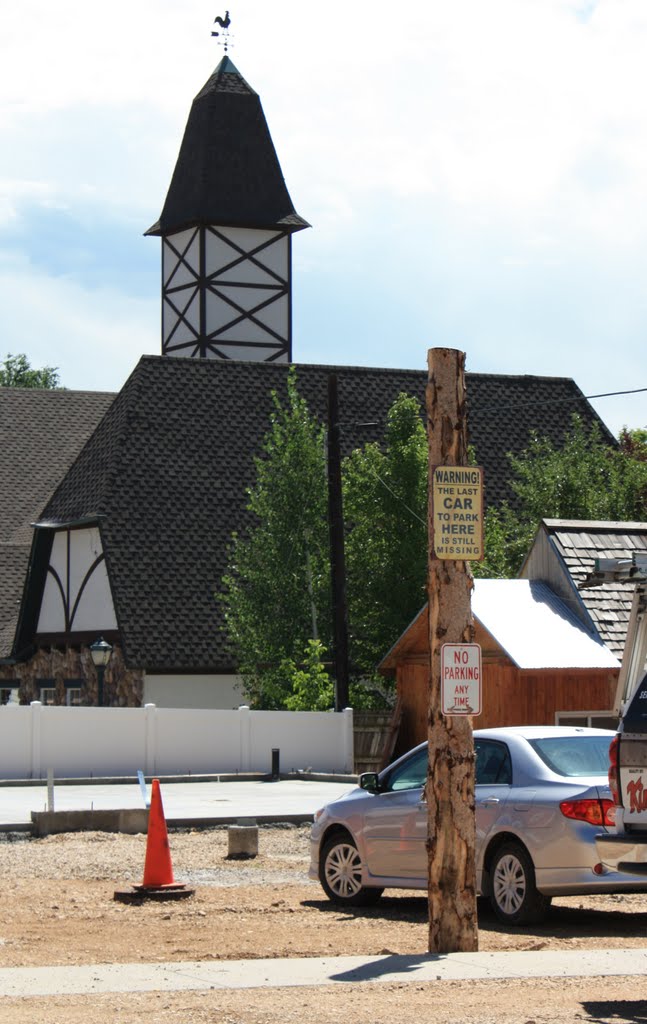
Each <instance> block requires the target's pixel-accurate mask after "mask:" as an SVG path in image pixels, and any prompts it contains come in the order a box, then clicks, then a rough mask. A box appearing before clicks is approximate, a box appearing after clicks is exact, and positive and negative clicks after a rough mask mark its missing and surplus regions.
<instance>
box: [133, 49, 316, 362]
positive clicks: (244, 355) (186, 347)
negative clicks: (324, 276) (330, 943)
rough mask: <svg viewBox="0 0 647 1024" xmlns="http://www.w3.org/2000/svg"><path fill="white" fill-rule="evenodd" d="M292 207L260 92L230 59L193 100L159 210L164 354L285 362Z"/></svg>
mask: <svg viewBox="0 0 647 1024" xmlns="http://www.w3.org/2000/svg"><path fill="white" fill-rule="evenodd" d="M306 227H309V224H308V223H307V221H305V220H303V218H301V217H300V216H299V215H298V214H297V212H296V211H295V209H294V206H293V205H292V200H291V199H290V195H289V193H288V190H287V188H286V185H285V181H284V180H283V174H282V172H281V167H280V164H279V161H278V157H277V155H276V150H275V149H274V144H273V142H272V139H271V136H270V133H269V129H268V127H267V122H266V120H265V115H264V113H263V108H262V106H261V102H260V99H259V97H258V94H257V93H255V92H254V90H253V89H252V88H251V87H250V86H249V85H248V84H247V82H246V81H245V79H244V78H243V77H242V75H241V74H240V72H239V71H238V69H237V68H236V66H235V65H234V64H233V63H232V61H231V60H230V58H229V57H228V56H225V57H223V59H222V60H221V62H220V64H219V65H218V67H217V68H216V70H215V71H214V73H213V74H212V76H211V78H209V80H208V81H207V83H206V84H205V85H204V87H203V88H202V89H201V90H200V92H199V93H198V95H197V96H196V97H195V99H194V101H193V105H192V107H191V111H190V114H189V119H188V122H187V126H186V129H185V132H184V138H183V140H182V145H181V146H180V152H179V155H178V158H177V163H176V165H175V171H174V172H173V177H172V179H171V184H170V187H169V190H168V194H167V196H166V202H165V203H164V208H163V210H162V213H161V216H160V218H159V220H158V221H157V223H156V224H154V225H153V226H152V227H151V228H149V229H148V231H147V232H146V234H147V235H158V236H160V237H161V239H162V354H163V355H171V356H173V355H174V356H194V357H198V358H207V359H209V358H211V359H249V360H255V361H258V362H265V361H267V362H291V360H292V295H291V289H292V235H293V233H294V232H295V231H300V230H301V229H302V228H306Z"/></svg>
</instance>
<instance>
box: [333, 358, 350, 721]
mask: <svg viewBox="0 0 647 1024" xmlns="http://www.w3.org/2000/svg"><path fill="white" fill-rule="evenodd" d="M339 434H340V425H339V397H338V392H337V375H336V374H335V373H330V374H329V375H328V525H329V528H330V574H331V586H332V626H333V662H334V666H335V711H343V710H344V708H346V707H348V675H349V672H348V614H347V610H346V555H345V551H344V513H343V506H342V491H341V452H340V439H339Z"/></svg>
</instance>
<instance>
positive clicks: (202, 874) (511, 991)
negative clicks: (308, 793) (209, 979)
mask: <svg viewBox="0 0 647 1024" xmlns="http://www.w3.org/2000/svg"><path fill="white" fill-rule="evenodd" d="M308 835H309V828H308V827H300V828H297V827H293V826H286V827H283V828H278V827H268V828H261V829H260V835H259V856H258V857H257V858H255V859H254V860H249V861H232V860H228V859H227V831H226V829H214V830H209V831H191V832H189V831H186V832H171V834H170V846H171V855H172V859H173V867H174V871H175V877H176V880H177V881H182V882H186V883H188V884H189V885H190V886H191V887H192V888H195V895H194V896H192V897H191V898H190V899H188V900H184V901H182V902H180V903H175V904H157V903H146V904H143V905H141V906H130V905H124V904H122V903H118V902H116V901H115V900H114V892H115V890H116V889H124V888H126V889H127V888H128V887H129V885H130V884H132V883H134V882H139V881H141V879H142V872H143V864H144V857H145V850H146V837H145V836H123V835H115V834H108V833H98V832H93V833H77V834H64V835H58V836H49V837H47V838H44V839H38V840H36V839H30V838H25V837H21V836H9V837H4V839H3V840H0V858H1V859H2V870H3V883H4V885H3V897H2V910H1V912H0V966H2V967H9V966H39V965H40V966H44V965H47V964H82V963H84V964H92V963H106V962H117V963H119V962H130V961H135V962H136V961H142V962H152V961H164V960H178V961H181V960H207V959H218V960H220V959H252V958H257V957H274V956H276V957H300V956H320V955H330V954H334V955H344V954H348V955H356V954H359V955H375V954H380V953H421V952H425V951H426V949H427V919H426V918H427V907H426V899H425V897H424V895H423V894H415V893H411V892H404V891H396V890H390V891H389V892H387V894H386V895H385V897H384V898H383V899H382V900H381V901H380V902H379V903H378V904H377V905H376V906H375V907H372V908H367V909H362V910H355V911H352V912H351V911H347V910H343V909H340V908H337V907H334V906H333V905H332V904H331V903H330V902H329V901H328V900H326V899H325V897H324V894H323V891H322V890H321V888H320V887H319V885H318V884H317V883H314V882H310V881H309V880H308V878H307V865H308ZM630 946H631V947H645V948H647V895H645V896H642V895H639V896H635V895H634V896H619V895H617V896H607V897H595V898H593V897H589V898H584V899H583V898H579V897H578V898H569V899H559V900H555V901H554V903H553V908H552V909H551V912H550V914H549V916H548V918H547V920H546V922H545V923H544V924H543V925H541V926H533V927H532V928H525V929H522V930H512V929H506V928H502V927H501V926H500V925H499V924H498V923H497V922H496V920H495V919H494V918H493V916H492V915H491V914H490V913H489V912H488V910H487V908H479V948H480V949H481V950H541V949H562V948H563V949H569V950H572V949H578V948H581V949H587V948H605V949H609V948H617V949H618V950H620V949H622V948H628V947H630ZM618 955H619V956H620V953H619V954H618ZM646 999H647V978H644V977H643V978H639V979H632V978H624V979H623V978H604V979H586V980H582V981H579V980H578V979H573V980H569V981H559V982H555V981H550V980H540V981H523V982H520V981H509V982H503V983H502V982H478V983H475V982H470V983H457V982H451V983H449V982H444V983H435V984H428V985H418V984H416V983H415V982H413V983H412V982H408V983H404V984H402V985H384V984H380V985H375V984H373V985H368V984H364V985H361V986H360V985H348V986H344V988H343V990H340V989H339V988H338V987H335V988H334V987H332V986H329V987H324V988H320V989H307V988H294V989H267V990H255V991H254V992H253V994H250V993H249V992H234V991H231V992H217V993H215V992H207V993H173V994H170V995H169V994H157V993H153V994H146V995H144V994H128V995H126V994H124V995H115V996H111V997H110V998H108V997H100V996H86V997H57V998H55V999H47V1000H43V999H38V998H33V999H23V1000H4V1001H3V1016H2V1018H0V1019H2V1020H7V1021H12V1024H13V1022H29V1024H33V1022H36V1021H39V1022H40V1021H48V1024H58V1022H59V1021H60V1022H61V1024H62V1022H63V1021H66V1022H69V1024H76V1022H77V1021H78V1022H81V1021H83V1022H84V1024H99V1022H101V1024H105V1018H106V1016H108V1017H109V1018H110V1019H112V1020H115V1021H118V1022H119V1024H130V1022H131V1021H132V1022H135V1021H147V1020H151V1021H160V1022H167V1021H169V1022H174V1024H175V1022H177V1024H180V1022H182V1024H185V1022H188V1021H196V1022H201V1021H210V1022H211V1021H213V1022H214V1024H215V1022H218V1024H269V1022H271V1024H274V1022H275V1021H276V1022H279V1021H296V1020H301V1019H302V1018H303V1016H304V1014H307V1016H308V1024H320V1022H321V1024H323V1022H324V1021H326V1022H327V1021H335V1020H337V1019H339V1020H341V1019H348V1018H349V1015H352V1019H353V1024H364V1022H366V1024H369V1022H370V1024H375V1022H376V1021H378V1022H380V1021H383V1020H384V1021H387V1020H388V1021H389V1022H390V1024H397V1022H400V1021H402V1022H403V1024H404V1022H405V1021H406V1022H407V1024H410V1021H411V1019H412V1017H414V1018H417V1020H418V1021H421V1022H426V1021H430V1022H431V1021H434V1022H435V1024H444V1022H447V1024H449V1022H450V1021H451V1022H462V1021H465V1022H466V1024H490V1021H495V1020H496V1021H497V1022H499V1024H508V1022H517V1021H520V1022H524V1024H543V1022H544V1021H555V1022H562V1021H571V1020H572V1021H591V1022H593V1021H595V1022H598V1024H599V1022H603V1021H607V1020H608V1021H614V1022H615V1024H622V1022H625V1021H627V1022H629V1021H630V1022H632V1024H647V1001H646Z"/></svg>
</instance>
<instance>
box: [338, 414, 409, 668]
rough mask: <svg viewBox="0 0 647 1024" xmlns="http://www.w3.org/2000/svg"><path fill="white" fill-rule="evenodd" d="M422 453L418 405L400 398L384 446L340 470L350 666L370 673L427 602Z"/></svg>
mask: <svg viewBox="0 0 647 1024" xmlns="http://www.w3.org/2000/svg"><path fill="white" fill-rule="evenodd" d="M427 459H428V446H427V437H426V433H425V427H424V424H423V421H422V418H421V408H420V403H419V402H418V401H417V400H416V399H414V398H412V397H411V396H409V395H406V394H401V395H399V396H398V398H397V399H396V401H395V403H394V404H393V406H392V407H391V409H390V410H389V414H388V419H387V426H386V435H385V444H384V449H382V448H381V447H380V446H379V445H378V444H374V443H373V444H367V445H365V446H364V447H363V448H361V449H358V450H356V451H354V452H353V453H352V454H351V455H350V456H349V457H348V458H347V459H346V460H345V461H344V466H343V479H344V517H345V519H346V526H347V539H346V569H347V592H348V604H349V631H350V653H351V661H352V665H353V669H354V673H355V675H356V676H359V677H363V678H365V679H375V667H376V665H377V664H378V663H379V662H380V661H381V660H382V658H383V657H384V655H385V654H386V653H387V651H388V650H389V648H390V647H391V645H392V644H393V643H395V641H396V640H397V638H398V637H399V635H400V634H401V633H402V631H403V630H404V629H405V628H406V626H407V625H408V624H409V622H410V621H411V619H412V618H413V617H414V616H415V615H416V614H417V613H418V611H419V610H420V608H421V607H422V605H423V603H424V601H425V600H426V579H427Z"/></svg>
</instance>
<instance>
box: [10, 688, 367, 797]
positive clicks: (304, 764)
mask: <svg viewBox="0 0 647 1024" xmlns="http://www.w3.org/2000/svg"><path fill="white" fill-rule="evenodd" d="M273 749H278V750H279V751H280V769H281V772H291V771H298V770H305V769H308V768H310V769H312V771H313V772H334V773H337V774H342V773H352V771H353V712H352V711H351V710H350V708H348V709H346V710H345V711H343V712H341V713H338V714H335V713H334V712H326V711H250V709H249V708H247V707H241V708H239V709H238V710H237V711H216V710H211V709H207V710H205V709H194V708H158V707H156V706H155V704H146V705H145V706H144V707H143V708H92V707H87V708H86V707H72V708H70V707H58V706H55V707H49V706H45V705H42V704H40V702H38V701H34V702H33V703H32V704H31V705H29V706H23V705H17V704H7V705H4V706H3V707H0V778H2V779H43V778H46V777H47V772H48V770H49V769H51V770H52V771H53V773H54V776H55V777H56V778H59V779H61V778H92V777H95V778H96V777H107V776H128V775H134V774H136V772H137V770H138V769H141V770H142V771H144V772H145V774H146V775H218V774H224V773H230V772H231V773H236V772H240V773H244V772H268V773H269V772H270V770H271V767H272V750H273Z"/></svg>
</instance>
